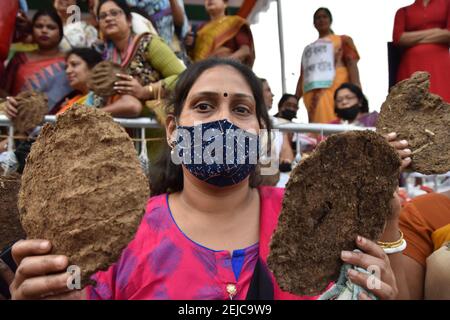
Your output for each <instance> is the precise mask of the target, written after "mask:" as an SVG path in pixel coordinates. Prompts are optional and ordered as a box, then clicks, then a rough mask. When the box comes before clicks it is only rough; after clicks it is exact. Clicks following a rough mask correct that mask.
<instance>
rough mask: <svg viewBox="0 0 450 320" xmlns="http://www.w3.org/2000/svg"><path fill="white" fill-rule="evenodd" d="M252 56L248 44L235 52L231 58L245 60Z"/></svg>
mask: <svg viewBox="0 0 450 320" xmlns="http://www.w3.org/2000/svg"><path fill="white" fill-rule="evenodd" d="M249 57H250V47H249V46H247V45H244V46H241V47H240V48H239V49H238V50H236V51H235V52H233V53H232V54H231V56H230V57H229V58H231V59H235V60H239V61H241V62H244V61H245V60H246V59H247V58H249Z"/></svg>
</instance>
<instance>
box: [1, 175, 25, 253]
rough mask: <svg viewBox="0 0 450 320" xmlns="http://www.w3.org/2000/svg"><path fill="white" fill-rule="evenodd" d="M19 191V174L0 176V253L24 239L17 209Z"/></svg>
mask: <svg viewBox="0 0 450 320" xmlns="http://www.w3.org/2000/svg"><path fill="white" fill-rule="evenodd" d="M19 189H20V175H19V174H17V173H13V174H10V175H7V176H3V175H0V252H1V251H2V249H4V248H5V247H6V246H8V245H10V244H12V243H14V242H15V241H17V240H20V239H24V238H25V232H24V231H23V229H22V225H21V224H20V220H19V210H18V209H17V198H18V195H19Z"/></svg>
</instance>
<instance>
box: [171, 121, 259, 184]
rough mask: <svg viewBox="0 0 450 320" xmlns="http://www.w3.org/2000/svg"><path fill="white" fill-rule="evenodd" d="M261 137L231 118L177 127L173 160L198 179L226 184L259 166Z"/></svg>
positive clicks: (243, 176) (241, 177) (237, 179)
mask: <svg viewBox="0 0 450 320" xmlns="http://www.w3.org/2000/svg"><path fill="white" fill-rule="evenodd" d="M258 157H259V137H258V135H256V134H252V133H250V132H248V131H245V130H242V129H240V128H239V127H237V126H235V125H234V124H232V123H231V122H229V121H228V120H218V121H213V122H208V123H203V124H199V125H195V126H177V131H176V139H175V147H174V150H173V152H172V161H174V163H176V164H180V163H181V164H182V165H183V166H184V167H185V168H186V169H188V170H189V172H190V173H192V174H193V175H194V176H196V177H197V178H198V179H200V180H202V181H205V182H207V183H209V184H212V185H215V186H218V187H226V186H230V185H234V184H237V183H239V182H241V181H242V180H244V179H245V178H247V177H248V176H249V175H250V174H251V173H252V172H253V171H254V170H255V168H256V164H257V163H258Z"/></svg>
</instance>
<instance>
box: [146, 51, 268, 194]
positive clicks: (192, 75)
mask: <svg viewBox="0 0 450 320" xmlns="http://www.w3.org/2000/svg"><path fill="white" fill-rule="evenodd" d="M217 66H230V67H232V68H233V69H234V70H236V71H238V72H239V73H240V74H241V75H242V76H243V77H244V78H245V80H246V81H247V83H248V84H249V86H250V88H251V90H252V93H253V97H254V98H255V102H256V117H257V118H258V122H259V124H260V126H261V128H265V129H267V130H268V132H269V135H270V129H271V124H270V119H269V114H268V113H267V109H266V108H265V107H264V98H263V93H262V86H261V82H260V80H259V79H258V78H257V77H256V76H255V74H254V73H253V71H252V70H251V69H250V68H248V67H247V66H245V65H243V64H241V63H239V62H237V61H234V60H231V59H218V58H212V59H206V60H202V61H200V62H197V63H194V64H192V65H190V66H189V67H188V68H187V69H186V70H185V71H184V72H183V73H182V74H181V75H180V76H179V78H178V81H177V84H176V87H175V90H174V92H173V93H172V95H171V98H170V101H169V106H170V108H171V110H170V112H169V113H170V114H172V115H173V116H174V117H175V118H178V117H179V116H180V114H181V111H182V110H183V106H184V103H185V101H186V98H187V96H188V94H189V92H190V90H191V88H192V86H193V85H194V84H195V82H196V81H197V79H198V78H199V77H200V76H201V75H202V74H203V72H205V71H206V70H208V69H211V68H214V67H217ZM269 140H270V139H269ZM164 146H165V147H164V150H162V152H161V154H160V158H159V159H158V160H157V162H156V163H155V164H154V165H153V166H152V167H151V169H150V184H151V191H152V195H158V194H162V193H165V192H177V191H181V190H182V189H183V172H182V168H181V165H176V164H174V163H173V162H172V161H171V156H170V149H169V147H168V145H167V144H164ZM256 180H257V177H255V175H254V174H252V176H251V177H250V184H251V186H256V185H258V183H259V182H260V181H256Z"/></svg>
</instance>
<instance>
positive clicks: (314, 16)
mask: <svg viewBox="0 0 450 320" xmlns="http://www.w3.org/2000/svg"><path fill="white" fill-rule="evenodd" d="M320 11H323V12H325V14H326V15H327V16H328V18H330V24H331V23H333V15H332V14H331V11H330V9H328V8H325V7H320V8H319V9H317V10H316V12H314V15H313V20H314V21H315V20H316V15H317V14H318V13H319V12H320ZM330 32H331V33H333V34H334V31H333V29H331V28H330Z"/></svg>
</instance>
